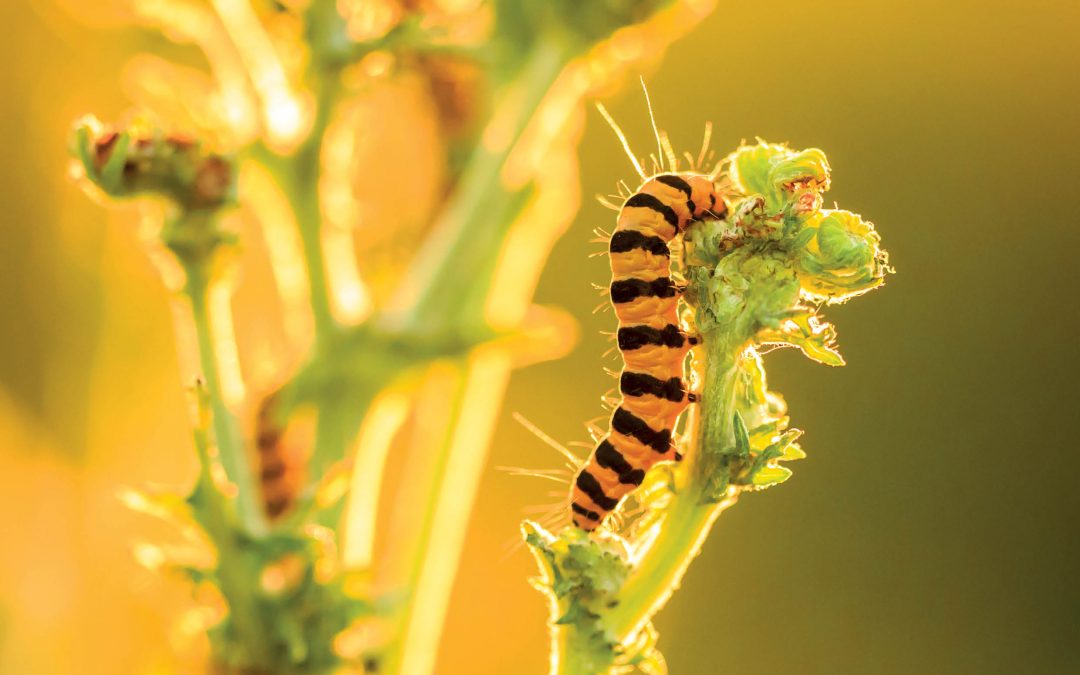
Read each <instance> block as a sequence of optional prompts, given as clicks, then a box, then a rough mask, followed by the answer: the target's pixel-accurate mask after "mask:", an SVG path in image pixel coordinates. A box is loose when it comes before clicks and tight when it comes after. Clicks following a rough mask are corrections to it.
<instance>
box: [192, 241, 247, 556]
mask: <svg viewBox="0 0 1080 675" xmlns="http://www.w3.org/2000/svg"><path fill="white" fill-rule="evenodd" d="M208 265H209V262H208V261H206V262H195V263H189V264H187V265H186V266H185V272H186V274H187V285H186V288H185V291H186V294H187V296H188V299H189V301H190V302H191V314H192V319H193V321H194V324H195V335H196V339H197V343H198V351H199V364H200V368H201V370H202V375H203V379H204V380H205V382H206V389H207V392H208V394H209V397H210V407H211V410H212V412H213V429H214V441H215V444H216V446H217V448H218V453H219V454H220V457H221V465H222V467H223V468H224V469H225V475H226V476H228V478H229V480H230V481H231V482H232V483H233V485H235V486H236V510H237V515H238V517H239V519H240V522H241V524H242V526H243V527H244V530H245V531H246V532H248V533H249V534H251V535H252V536H259V535H261V534H263V533H265V532H266V527H267V526H266V518H265V516H264V514H263V511H262V505H261V503H260V500H259V496H258V492H257V489H256V486H255V481H254V474H253V473H252V470H251V462H250V461H249V460H248V455H247V448H246V447H245V445H244V438H243V434H241V432H240V426H239V424H238V423H237V420H236V417H235V416H233V414H232V413H231V412H230V411H229V409H228V407H227V406H226V405H225V399H224V396H223V395H222V390H221V376H220V373H219V372H218V363H217V353H216V350H215V348H214V335H213V326H212V323H211V322H212V321H213V317H212V314H211V312H210V311H209V308H208V294H209V291H210V285H211V281H210V275H209V270H208V269H207V266H208Z"/></svg>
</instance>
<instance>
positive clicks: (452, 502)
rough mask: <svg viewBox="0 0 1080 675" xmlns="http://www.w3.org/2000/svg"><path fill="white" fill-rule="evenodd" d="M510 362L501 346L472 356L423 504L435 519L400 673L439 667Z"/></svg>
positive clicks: (414, 597) (418, 672)
mask: <svg viewBox="0 0 1080 675" xmlns="http://www.w3.org/2000/svg"><path fill="white" fill-rule="evenodd" d="M510 367H511V362H510V355H509V354H507V353H506V352H505V350H503V349H502V348H501V347H498V346H490V347H481V348H480V349H478V350H477V351H475V352H474V353H473V354H472V355H471V356H470V357H469V362H468V366H467V371H466V376H465V389H464V392H463V393H462V401H461V407H460V409H459V412H458V414H457V418H456V419H455V420H454V425H453V426H452V427H451V428H450V434H449V435H448V441H449V443H448V445H447V446H445V457H446V469H445V471H444V472H443V474H442V481H441V484H440V486H439V489H438V491H437V492H434V493H430V494H429V496H428V501H427V503H426V504H425V507H426V509H425V510H427V511H429V512H430V513H431V514H432V515H431V525H430V528H429V529H428V531H427V537H426V544H427V545H426V549H427V551H426V553H425V555H424V556H423V558H422V559H423V563H422V565H421V567H420V576H419V579H418V580H417V583H416V585H415V586H414V588H413V593H412V601H411V602H410V616H409V621H408V624H407V628H406V631H405V636H404V641H403V652H404V656H403V659H402V664H401V673H402V675H426V673H430V672H433V671H434V669H435V657H436V655H437V653H438V649H439V639H440V638H441V637H442V630H443V624H444V622H445V619H446V610H447V607H448V605H449V603H450V591H451V589H452V587H453V584H454V579H455V578H456V577H457V570H458V563H459V562H460V560H461V550H462V547H463V545H464V543H465V531H466V529H467V527H468V522H469V515H470V513H472V507H473V503H474V502H475V501H476V493H477V492H478V488H479V483H480V476H481V475H482V474H483V468H484V463H485V461H486V459H487V449H488V446H489V445H490V442H491V435H492V434H493V433H494V431H495V422H496V419H497V418H498V415H499V410H500V408H501V405H500V404H501V402H502V399H503V395H504V393H505V389H506V385H507V383H508V381H509V376H510Z"/></svg>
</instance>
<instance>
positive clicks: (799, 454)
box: [780, 443, 806, 462]
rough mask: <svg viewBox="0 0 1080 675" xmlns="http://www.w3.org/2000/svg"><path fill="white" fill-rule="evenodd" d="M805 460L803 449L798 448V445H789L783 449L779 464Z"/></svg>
mask: <svg viewBox="0 0 1080 675" xmlns="http://www.w3.org/2000/svg"><path fill="white" fill-rule="evenodd" d="M805 458H806V452H804V451H803V449H802V448H801V447H799V444H798V443H791V444H789V445H788V446H787V447H786V448H784V453H783V454H782V455H780V461H781V462H793V461H795V460H796V459H805Z"/></svg>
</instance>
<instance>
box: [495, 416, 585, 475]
mask: <svg viewBox="0 0 1080 675" xmlns="http://www.w3.org/2000/svg"><path fill="white" fill-rule="evenodd" d="M510 416H511V417H512V418H513V419H514V421H515V422H517V423H518V424H520V425H521V426H523V427H525V429H526V430H528V431H529V432H531V433H532V435H533V436H536V437H537V438H539V439H540V440H541V441H543V442H544V443H545V444H546V445H547V446H548V447H551V448H553V449H554V450H555V451H556V452H558V453H559V454H560V455H562V456H563V457H565V458H566V460H567V461H569V462H570V463H571V464H572V465H574V466H580V465H581V462H582V459H581V458H580V457H578V456H577V455H575V454H574V453H572V452H570V451H569V450H567V449H566V447H565V446H563V445H562V444H561V443H559V442H558V441H556V440H555V439H554V438H552V437H551V436H548V435H547V434H545V433H544V432H543V431H541V430H540V427H538V426H536V425H535V424H533V423H532V422H530V421H529V420H527V419H526V418H525V416H524V415H522V414H521V413H518V412H515V413H511V415H510Z"/></svg>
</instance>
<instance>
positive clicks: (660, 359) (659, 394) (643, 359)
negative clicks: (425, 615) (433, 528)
mask: <svg viewBox="0 0 1080 675" xmlns="http://www.w3.org/2000/svg"><path fill="white" fill-rule="evenodd" d="M725 212H726V205H725V203H724V200H723V199H722V197H721V195H719V194H718V192H717V189H716V186H715V184H714V183H713V181H712V179H711V178H710V177H708V176H701V175H695V174H661V175H657V176H654V177H652V178H650V179H648V180H647V181H645V183H644V184H643V185H642V186H641V188H639V189H638V191H637V192H636V193H634V194H633V195H631V196H630V197H629V198H628V199H627V200H626V202H625V203H624V204H623V206H622V209H621V210H620V211H619V216H618V221H617V225H616V228H615V231H614V232H613V233H612V235H611V239H610V241H609V242H608V253H609V255H610V259H611V286H610V288H609V291H610V301H611V305H612V307H613V308H614V310H615V315H616V316H617V317H618V319H619V329H618V333H617V334H616V340H617V343H618V348H619V352H620V353H621V354H622V358H623V369H622V372H621V373H620V375H619V391H620V393H621V395H622V400H621V402H620V403H619V405H618V406H617V407H616V408H615V411H614V412H613V413H612V415H611V422H610V427H609V431H608V434H607V435H606V436H604V437H603V438H601V439H600V441H599V443H598V444H597V446H596V448H595V450H593V452H592V454H591V455H590V457H589V459H588V460H587V461H586V463H585V464H584V465H583V466H582V467H581V470H580V471H579V472H578V474H577V476H576V478H575V480H574V484H573V487H572V491H571V504H570V510H571V520H572V522H573V523H574V525H576V526H577V527H579V528H581V529H583V530H586V531H591V530H594V529H596V528H597V527H599V526H600V524H601V523H603V522H604V519H605V517H606V516H607V515H608V514H609V513H610V512H611V511H613V510H614V509H615V507H616V506H617V505H618V503H619V501H620V500H621V499H622V498H623V497H624V496H626V495H627V494H629V493H630V492H632V491H633V490H634V489H635V488H636V487H637V486H638V485H641V482H642V481H643V480H644V479H645V472H646V471H648V470H649V468H650V467H652V466H653V465H654V464H656V463H657V462H660V461H664V460H678V459H681V456H680V455H679V454H678V452H677V450H676V448H675V446H674V445H673V444H672V442H671V436H672V432H673V430H674V429H675V423H676V422H677V421H678V418H679V415H680V414H681V413H682V411H683V410H685V409H686V407H687V405H689V403H690V402H691V401H692V400H693V395H692V394H690V393H689V392H687V390H686V382H685V379H684V372H683V371H684V362H685V360H686V354H687V352H688V351H689V349H690V345H691V339H690V338H689V337H688V336H687V335H686V333H685V332H683V330H682V328H681V327H680V324H679V316H678V311H679V298H680V296H681V295H682V288H681V287H679V286H678V284H676V283H675V281H674V280H673V279H672V278H671V250H670V248H669V246H668V244H669V243H670V242H671V241H672V240H673V239H675V238H676V237H678V236H680V235H681V234H682V232H683V231H684V230H685V229H686V227H687V226H688V225H689V224H690V223H692V222H693V221H695V220H699V219H701V218H703V217H705V216H711V217H716V218H721V217H723V216H724V214H725Z"/></svg>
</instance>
